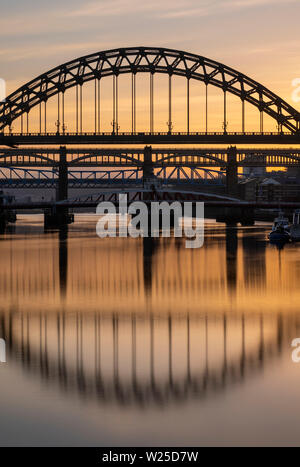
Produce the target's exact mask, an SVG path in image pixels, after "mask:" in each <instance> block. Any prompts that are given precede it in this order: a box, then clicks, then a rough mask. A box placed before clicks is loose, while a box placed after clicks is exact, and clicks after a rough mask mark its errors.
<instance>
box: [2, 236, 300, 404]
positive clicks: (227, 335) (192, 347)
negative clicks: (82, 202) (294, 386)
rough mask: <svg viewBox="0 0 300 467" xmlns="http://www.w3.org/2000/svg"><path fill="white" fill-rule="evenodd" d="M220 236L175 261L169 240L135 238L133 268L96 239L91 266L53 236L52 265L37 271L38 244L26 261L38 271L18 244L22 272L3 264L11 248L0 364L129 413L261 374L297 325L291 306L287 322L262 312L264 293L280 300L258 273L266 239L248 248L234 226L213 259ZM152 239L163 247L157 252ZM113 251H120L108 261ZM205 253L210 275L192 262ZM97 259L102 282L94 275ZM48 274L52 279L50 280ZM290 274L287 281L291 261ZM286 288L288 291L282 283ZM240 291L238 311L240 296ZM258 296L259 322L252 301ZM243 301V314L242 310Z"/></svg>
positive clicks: (86, 256)
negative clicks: (4, 362) (17, 366)
mask: <svg viewBox="0 0 300 467" xmlns="http://www.w3.org/2000/svg"><path fill="white" fill-rule="evenodd" d="M220 231H221V229H216V232H215V234H216V236H215V237H214V236H208V238H207V241H206V247H205V249H202V250H201V251H200V250H199V251H197V252H193V255H192V256H191V257H190V256H188V255H189V254H191V252H187V250H184V256H183V257H181V256H180V252H181V250H182V249H183V247H182V245H181V243H180V241H181V240H180V239H176V240H175V239H163V240H162V239H161V240H157V239H146V238H145V239H143V243H142V244H141V245H142V250H141V252H140V253H138V254H137V253H136V255H137V256H138V255H140V260H137V262H136V263H130V262H128V261H129V258H127V256H128V255H129V256H130V257H131V255H132V251H131V249H130V248H129V247H128V248H129V250H128V251H127V253H126V249H125V250H123V249H122V248H121V247H120V245H121V243H119V242H120V239H113V240H114V242H115V243H113V244H110V243H109V240H106V241H105V242H103V243H102V242H101V241H99V245H102V244H105V250H103V249H102V247H101V249H100V253H101V255H100V257H99V256H98V253H99V252H98V251H97V248H96V247H94V246H93V248H92V256H93V258H94V262H95V264H94V263H93V262H91V257H90V251H89V248H88V246H85V247H82V248H79V247H78V245H79V243H77V241H78V240H77V238H76V239H74V238H72V237H71V236H70V238H67V235H66V232H63V231H62V232H61V233H60V237H59V239H56V238H52V237H50V238H51V242H55V243H54V245H55V251H52V250H51V249H50V253H49V255H50V256H51V266H49V264H47V265H46V266H44V269H41V264H42V262H44V263H45V256H43V255H45V251H44V250H45V245H48V243H47V242H46V239H45V238H44V240H43V242H44V243H43V246H44V250H43V249H41V250H40V251H38V252H37V253H36V255H37V257H38V258H39V262H38V267H37V269H34V268H33V269H32V270H31V269H30V262H31V261H34V256H35V253H34V251H31V250H30V247H29V251H31V253H30V261H29V257H28V256H26V257H24V258H23V260H24V261H25V263H26V264H27V263H28V264H27V266H26V274H25V272H24V269H23V268H22V261H23V260H22V259H20V258H19V259H18V261H17V263H14V262H13V259H12V258H13V255H14V252H13V251H12V252H11V253H10V254H9V255H10V261H12V264H11V266H12V268H10V267H9V263H8V258H7V257H5V256H4V257H3V266H4V270H3V271H2V274H5V277H2V279H1V281H0V283H1V284H5V289H4V288H2V287H1V290H0V295H1V299H2V307H1V308H2V309H1V314H0V337H3V338H5V340H6V342H7V360H8V361H11V362H13V361H15V362H17V363H18V364H20V365H22V368H23V369H24V370H25V372H26V373H27V372H28V373H29V374H35V375H36V376H38V377H39V378H41V380H42V381H43V382H45V383H47V384H50V385H51V384H55V386H56V387H59V388H60V389H61V390H62V391H64V392H65V393H66V394H78V395H80V396H81V397H84V398H87V399H89V400H96V401H99V402H101V403H104V404H108V403H114V404H115V403H117V404H121V405H126V406H127V405H129V406H130V405H137V406H139V407H148V406H150V405H153V404H154V405H162V406H165V405H167V404H169V403H172V402H176V403H179V402H180V401H181V402H185V401H189V400H191V399H199V400H200V399H201V398H203V397H206V396H209V395H214V394H215V395H216V394H218V393H221V392H222V391H225V390H227V389H229V388H231V387H234V386H235V385H237V384H240V383H243V382H246V381H248V380H249V379H250V378H251V377H253V376H255V375H257V374H259V373H260V372H263V371H264V370H265V368H267V366H269V365H271V364H272V361H275V360H276V359H278V358H281V356H282V354H283V353H284V352H285V350H286V349H289V347H290V338H291V336H292V337H294V336H295V329H297V326H298V321H297V320H296V318H295V313H294V312H295V309H292V308H291V309H290V311H291V313H290V314H287V313H286V309H285V310H282V309H280V307H279V308H276V307H275V308H274V309H272V303H273V302H271V303H270V306H269V307H268V306H267V305H266V303H267V302H268V301H269V300H270V299H271V297H270V294H271V295H273V297H272V298H273V299H274V300H275V301H276V292H275V291H277V293H280V294H281V295H283V294H284V293H285V292H286V290H287V289H286V285H284V286H283V288H281V289H280V285H281V284H280V283H277V282H275V283H274V284H273V289H272V287H271V284H269V283H268V284H267V281H268V280H269V279H268V270H269V269H270V268H271V269H272V270H274V264H273V263H272V264H271V265H270V264H269V263H270V259H269V258H268V255H267V251H266V244H265V242H263V241H261V242H260V241H258V240H257V238H256V239H255V240H254V239H253V238H252V237H251V229H250V230H248V231H245V233H244V234H243V235H242V236H239V234H238V231H237V230H236V229H234V228H233V229H229V228H227V229H226V230H225V232H224V234H225V237H226V240H225V246H224V243H223V244H222V245H223V246H222V249H221V250H217V257H216V252H215V247H216V245H218V232H220ZM247 232H248V233H247ZM57 240H58V241H57ZM74 240H75V241H76V243H75V246H76V248H75V249H74V245H73V247H72V241H74ZM83 240H84V239H83ZM18 241H19V242H20V241H22V239H21V238H20V239H19V240H18ZM161 241H163V242H166V243H164V248H161V244H160V242H161ZM27 242H28V240H27ZM128 242H129V240H127V241H126V248H127V246H128ZM168 242H169V243H171V246H172V251H171V253H172V257H173V258H174V255H175V257H176V260H175V263H174V264H173V263H172V264H169V256H168V248H169V246H168V245H169V244H168ZM176 242H177V243H176ZM51 244H52V243H51ZM112 245H113V246H114V249H117V251H118V252H119V256H118V259H117V260H116V259H115V257H114V250H112V249H111V247H112ZM7 246H8V245H7V244H6V248H7ZM239 247H242V251H243V255H242V262H241V255H239V254H238V249H239ZM134 248H135V251H136V248H137V243H136V242H134ZM174 248H175V251H174ZM17 250H18V249H17V247H16V245H15V250H14V251H17ZM46 250H47V248H46ZM56 250H58V251H57V253H58V257H57V258H56V259H55V254H56ZM254 250H255V253H256V254H255V255H253V252H254ZM22 251H23V249H22ZM208 253H209V255H210V261H212V262H214V263H215V264H216V266H217V268H216V270H213V276H210V271H208V270H207V268H205V264H204V269H203V270H202V268H201V261H202V262H203V256H198V255H206V254H208ZM15 254H16V255H17V253H15ZM122 256H125V259H124V261H125V260H126V261H125V263H127V270H124V277H121V276H120V274H121V273H120V269H123V268H124V265H123V262H122ZM75 257H76V258H78V257H79V258H80V260H79V262H77V263H76V262H75ZM273 257H274V255H273V256H272V258H273ZM26 258H27V259H26ZM100 258H101V259H102V263H103V264H102V266H103V270H102V269H101V274H99V271H98V272H97V267H99V264H100ZM201 258H202V259H201ZM107 259H109V261H107ZM85 260H86V261H87V262H88V264H89V272H87V271H86V270H85V266H84V264H85ZM217 260H218V261H219V262H218V261H217ZM116 261H117V263H116V268H114V266H113V265H114V263H115V262H116ZM176 263H178V264H177V268H176V267H175V264H176ZM168 265H169V267H167V266H168ZM190 267H191V269H190ZM136 268H138V271H134V270H135V269H136ZM241 268H242V271H243V272H242V275H243V278H242V279H241ZM10 269H11V270H14V271H15V276H12V275H11V274H10ZM56 269H57V270H59V275H58V281H57V282H51V277H52V276H53V277H56V273H55V271H56ZM92 270H93V274H92V273H91V271H92ZM41 271H43V274H44V276H45V277H44V278H43V277H42V276H43V274H41ZM181 271H183V272H181ZM289 273H290V274H293V267H292V264H289ZM87 274H88V275H87ZM90 274H91V275H90ZM85 275H87V277H85ZM190 276H191V278H190ZM192 276H193V277H192ZM80 277H81V279H82V281H83V283H82V284H80V280H79V278H80ZM254 277H255V278H256V282H255V280H254ZM189 278H190V279H191V280H188V279H189ZM285 280H286V281H287V283H288V282H289V280H290V278H289V274H287V277H286V279H285ZM96 283H97V284H96ZM220 290H221V291H222V296H221V300H222V306H221V304H220V296H219V295H220V294H219V292H220ZM243 290H245V292H244V293H245V294H246V295H245V296H244V297H242V299H243V300H244V301H246V302H247V307H248V308H246V307H245V306H244V305H243V303H244V302H243V300H241V298H239V296H241V295H242V292H243ZM254 290H255V293H254ZM266 290H268V294H269V295H268V294H266ZM260 293H261V296H262V297H263V301H264V308H263V309H264V313H260V311H259V310H260V308H259V305H257V302H255V295H258V296H259V294H260ZM15 297H18V300H16V299H15ZM125 297H126V307H125V308H124V301H125ZM141 297H142V298H141ZM180 297H181V298H180ZM250 297H252V298H251V303H252V302H253V308H252V309H251V313H250V312H247V310H248V311H249V306H250V303H249V301H250ZM94 298H95V299H96V301H95V300H94ZM165 298H166V301H165ZM239 300H240V301H239ZM226 301H228V303H229V305H228V306H226V304H225V303H223V302H226ZM176 302H178V303H177V304H176ZM5 303H6V304H7V305H5ZM41 310H43V311H41ZM82 310H85V312H83V311H82Z"/></svg>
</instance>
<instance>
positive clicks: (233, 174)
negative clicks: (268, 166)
mask: <svg viewBox="0 0 300 467" xmlns="http://www.w3.org/2000/svg"><path fill="white" fill-rule="evenodd" d="M227 156H228V157H227V167H226V193H227V194H228V195H231V196H233V197H238V160H237V148H236V147H235V146H231V147H229V148H228V155H227ZM216 220H217V222H225V223H226V224H228V225H234V224H237V223H241V224H242V225H253V224H254V210H253V209H244V208H225V209H224V210H222V214H220V215H218V216H217V219H216Z"/></svg>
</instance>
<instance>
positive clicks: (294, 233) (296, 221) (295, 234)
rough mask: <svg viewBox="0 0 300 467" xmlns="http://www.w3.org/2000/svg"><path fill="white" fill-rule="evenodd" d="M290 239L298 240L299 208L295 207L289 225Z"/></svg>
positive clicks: (299, 234)
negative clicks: (291, 222)
mask: <svg viewBox="0 0 300 467" xmlns="http://www.w3.org/2000/svg"><path fill="white" fill-rule="evenodd" d="M290 234H291V239H292V240H293V241H294V242H297V241H300V209H297V210H296V211H295V212H294V215H293V224H292V225H291V227H290Z"/></svg>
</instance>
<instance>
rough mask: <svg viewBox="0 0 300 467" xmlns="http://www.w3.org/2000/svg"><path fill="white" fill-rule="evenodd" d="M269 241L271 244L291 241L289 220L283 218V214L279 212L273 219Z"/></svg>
mask: <svg viewBox="0 0 300 467" xmlns="http://www.w3.org/2000/svg"><path fill="white" fill-rule="evenodd" d="M269 240H270V242H271V243H278V242H280V243H287V242H289V241H290V240H291V234H290V223H289V219H288V218H287V217H284V213H283V212H280V213H279V216H278V217H276V218H275V219H274V223H273V226H272V231H271V232H270V233H269Z"/></svg>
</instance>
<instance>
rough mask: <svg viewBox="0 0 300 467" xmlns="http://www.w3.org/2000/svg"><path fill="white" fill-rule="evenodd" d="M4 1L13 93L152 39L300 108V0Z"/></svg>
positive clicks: (7, 75) (2, 37)
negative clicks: (299, 91)
mask: <svg viewBox="0 0 300 467" xmlns="http://www.w3.org/2000/svg"><path fill="white" fill-rule="evenodd" d="M0 8H1V16H0V41H1V47H0V78H2V79H4V80H5V81H6V84H7V93H8V94H9V93H10V92H12V91H14V90H15V89H16V88H17V87H18V86H20V85H22V84H24V83H25V82H27V81H29V80H30V79H32V78H34V77H35V76H37V75H39V74H41V73H42V72H45V71H47V70H48V69H50V68H53V67H54V66H56V65H59V64H61V63H64V62H65V61H68V60H71V59H73V58H76V57H79V56H82V55H86V54H89V53H93V52H96V51H100V50H107V49H110V48H116V47H124V46H137V45H145V46H160V47H169V48H175V49H179V50H184V51H188V52H194V53H197V54H199V55H204V56H206V57H208V58H212V59H215V60H217V61H220V62H222V63H225V64H226V65H229V66H231V67H233V68H235V69H237V70H239V71H241V72H243V73H245V74H247V75H248V76H250V77H251V78H254V79H255V80H257V81H259V82H261V83H262V84H264V85H265V86H267V87H269V88H270V89H271V90H272V91H273V92H276V93H277V94H279V95H280V96H281V97H282V98H284V99H285V100H287V101H288V102H289V103H290V104H292V105H294V106H295V107H296V108H297V109H298V110H300V103H295V102H293V100H292V95H293V94H292V93H293V90H294V88H293V87H292V81H294V80H295V79H296V78H299V77H300V61H299V50H300V35H299V29H298V28H299V17H300V2H299V0H284V1H283V0H173V1H171V0H163V1H162V0H152V1H151V2H141V1H140V0H97V1H95V0H92V1H89V0H87V1H84V2H83V1H79V0H51V2H49V1H48V0H47V1H45V0H40V1H36V0H27V1H26V2H25V1H24V0H10V2H7V1H6V0H0ZM159 86H163V85H158V87H159ZM178 89H179V97H178V105H179V104H180V102H181V101H182V102H183V101H184V98H183V94H184V88H183V87H180V86H179V87H178ZM127 94H128V93H127ZM180 96H181V97H180ZM125 101H126V99H125V97H124V102H125ZM199 102H200V101H199ZM157 111H158V112H159V111H160V110H159V109H158V110H157ZM164 117H165V115H163V117H162V118H161V121H163V120H164ZM107 118H109V117H107ZM179 119H180V118H179ZM218 125H220V121H219V123H218Z"/></svg>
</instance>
